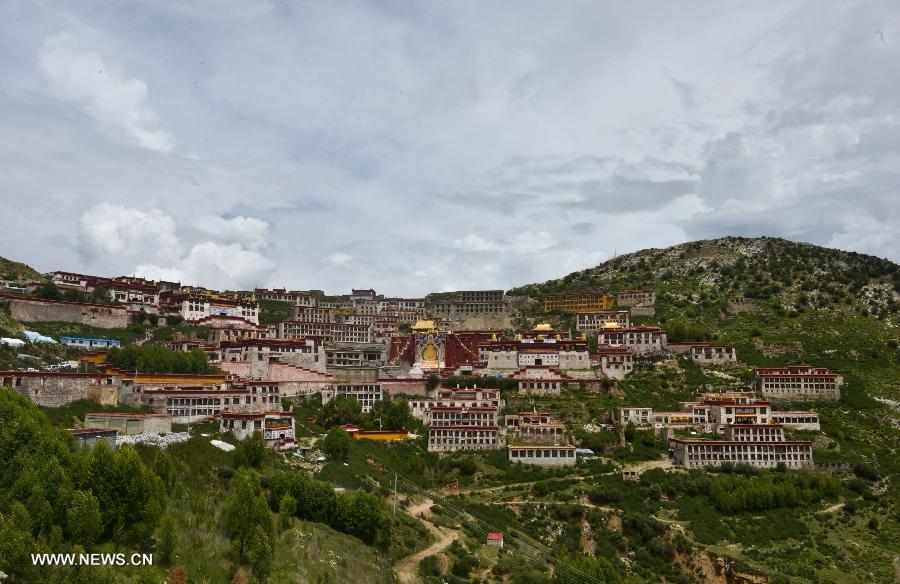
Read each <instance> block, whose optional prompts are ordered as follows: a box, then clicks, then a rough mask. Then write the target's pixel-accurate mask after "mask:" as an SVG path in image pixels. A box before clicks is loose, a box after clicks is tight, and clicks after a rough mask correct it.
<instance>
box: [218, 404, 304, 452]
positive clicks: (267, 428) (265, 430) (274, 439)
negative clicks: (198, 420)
mask: <svg viewBox="0 0 900 584" xmlns="http://www.w3.org/2000/svg"><path fill="white" fill-rule="evenodd" d="M219 431H220V432H222V433H223V434H225V433H226V432H230V433H231V434H232V435H233V436H234V437H235V438H237V439H238V440H244V439H246V438H248V437H250V436H252V435H253V433H254V432H259V433H260V434H261V435H262V438H263V440H264V441H265V443H266V446H269V447H270V448H279V449H280V448H285V447H290V446H292V445H294V436H295V425H294V414H293V413H292V412H282V411H277V410H276V411H267V412H254V413H238V412H223V413H222V415H221V417H220V419H219Z"/></svg>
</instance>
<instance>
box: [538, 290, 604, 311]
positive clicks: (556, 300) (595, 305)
mask: <svg viewBox="0 0 900 584" xmlns="http://www.w3.org/2000/svg"><path fill="white" fill-rule="evenodd" d="M615 304H616V300H615V299H614V298H613V297H612V296H610V295H609V294H607V293H605V292H570V293H566V294H550V295H549V296H547V297H546V298H544V312H550V311H560V312H569V313H578V312H599V311H603V310H609V309H611V308H612V307H613V306H615Z"/></svg>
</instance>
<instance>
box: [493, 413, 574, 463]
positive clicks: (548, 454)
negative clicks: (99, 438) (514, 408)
mask: <svg viewBox="0 0 900 584" xmlns="http://www.w3.org/2000/svg"><path fill="white" fill-rule="evenodd" d="M505 423H506V430H507V433H508V434H507V447H506V448H507V455H508V458H509V461H510V462H521V463H522V464H534V465H539V466H574V465H575V461H576V457H575V447H574V446H572V445H571V444H569V443H568V440H567V438H566V427H565V425H564V424H563V423H562V422H560V421H558V420H556V419H555V418H554V417H553V415H552V414H550V413H549V412H534V413H528V412H524V413H520V414H508V415H506V416H505Z"/></svg>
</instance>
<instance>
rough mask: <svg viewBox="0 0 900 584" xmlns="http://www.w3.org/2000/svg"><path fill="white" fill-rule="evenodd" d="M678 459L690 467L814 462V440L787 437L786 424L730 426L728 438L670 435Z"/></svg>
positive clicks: (773, 466) (793, 464) (674, 456)
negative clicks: (676, 436)
mask: <svg viewBox="0 0 900 584" xmlns="http://www.w3.org/2000/svg"><path fill="white" fill-rule="evenodd" d="M669 448H670V449H671V452H672V457H673V460H674V463H675V464H676V465H678V466H684V467H686V468H704V467H707V466H719V465H721V464H724V463H726V462H729V463H733V464H748V465H750V466H755V467H758V468H775V467H777V466H778V465H779V464H784V465H785V466H786V467H787V468H802V467H804V466H812V464H813V458H812V442H811V441H809V440H785V439H784V430H783V427H782V426H779V425H776V424H763V425H753V426H749V425H748V426H739V427H734V428H732V427H726V430H725V439H724V440H701V439H693V438H670V439H669Z"/></svg>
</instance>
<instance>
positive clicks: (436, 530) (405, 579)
mask: <svg viewBox="0 0 900 584" xmlns="http://www.w3.org/2000/svg"><path fill="white" fill-rule="evenodd" d="M433 504H434V501H432V500H431V499H425V501H423V502H422V503H419V504H417V505H413V506H411V507H410V508H409V509H407V513H408V514H409V515H411V516H413V517H418V518H419V519H421V520H422V524H423V525H424V526H425V527H426V528H427V529H428V531H430V532H431V533H432V535H434V537H435V540H436V541H435V542H434V543H433V544H431V545H430V546H428V547H427V548H425V549H424V550H422V551H420V552H416V553H414V554H411V555H408V556H406V557H405V558H403V559H401V560H400V561H399V562H397V563H396V564H394V572H396V574H397V580H398V581H399V582H400V583H401V584H413V583H414V582H418V581H419V577H418V575H417V571H418V568H419V564H420V563H421V562H422V560H424V559H425V558H427V557H428V556H433V555H435V554H439V553H441V552H442V551H444V550H445V549H447V548H448V547H449V546H450V544H452V543H453V542H454V541H456V540H457V539H459V532H458V531H454V530H452V529H447V528H445V527H438V526H437V525H434V524H433V523H431V521H429V520H428V516H429V515H431V512H430V509H431V506H432V505H433Z"/></svg>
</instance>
